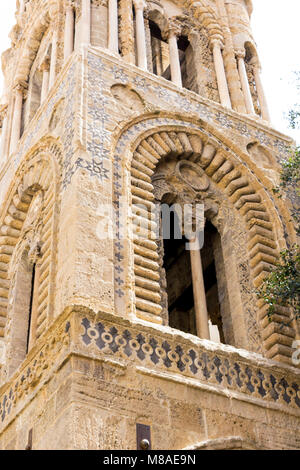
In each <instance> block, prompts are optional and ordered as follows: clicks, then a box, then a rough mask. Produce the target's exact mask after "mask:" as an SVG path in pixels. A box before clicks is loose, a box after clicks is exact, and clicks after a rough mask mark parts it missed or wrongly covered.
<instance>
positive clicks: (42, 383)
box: [0, 0, 300, 449]
mask: <svg viewBox="0 0 300 470" xmlns="http://www.w3.org/2000/svg"><path fill="white" fill-rule="evenodd" d="M16 3H17V11H16V25H15V26H14V28H13V29H12V32H11V41H12V46H11V48H10V49H9V50H7V51H6V52H5V53H4V54H3V61H2V65H3V72H4V75H5V90H4V93H3V98H2V105H1V123H2V141H1V150H0V449H25V448H29V449H31V448H32V449H136V448H141V447H143V446H144V447H147V446H148V447H151V448H152V449H185V448H194V449H238V448H242V449H270V448H276V449H287V448H297V447H300V437H299V431H298V435H297V426H298V429H299V420H298V421H297V417H299V413H300V395H299V393H300V384H299V375H300V374H299V369H297V367H296V365H297V364H296V363H297V360H295V352H296V351H295V349H294V350H293V345H295V341H296V340H297V339H299V330H297V324H295V322H290V323H289V325H288V326H282V324H283V323H284V322H285V323H287V320H288V318H289V316H290V312H289V311H288V310H287V309H283V308H279V307H278V308H277V309H276V314H275V315H274V316H273V318H272V322H270V321H269V318H268V315H267V307H266V305H264V303H263V302H262V301H259V300H258V298H257V295H256V290H257V288H259V287H260V285H261V283H262V281H263V279H264V277H265V276H266V275H267V273H268V272H269V271H270V270H272V267H273V266H274V264H275V263H276V262H277V260H278V256H279V253H280V251H281V250H282V249H284V248H285V247H286V246H288V245H291V244H292V243H294V242H295V240H296V234H295V230H294V227H293V225H292V223H291V216H290V212H289V207H290V205H291V203H290V202H289V200H288V199H279V198H277V196H276V195H274V194H273V192H272V188H273V187H274V186H275V185H276V184H277V183H278V181H279V171H280V160H282V159H283V158H284V157H285V156H286V155H287V154H288V151H289V147H290V145H291V143H292V141H291V139H290V138H288V137H286V136H284V135H282V134H280V133H279V132H277V131H275V130H274V129H273V128H272V126H271V124H270V118H269V113H268V108H267V104H266V100H265V96H264V91H263V87H262V84H261V80H260V64H259V59H258V56H257V51H256V44H255V41H254V39H253V35H252V32H251V28H250V17H251V12H252V2H251V0H199V1H194V0H147V1H146V0H119V1H118V0H74V1H69V0H17V2H16ZM161 203H162V204H164V207H165V208H167V209H168V208H169V209H170V214H171V215H172V214H174V212H173V206H174V205H175V204H176V206H177V207H179V208H183V207H186V206H189V207H192V208H193V207H196V205H198V206H201V207H202V209H203V211H204V213H202V219H201V220H202V222H203V224H202V229H203V230H204V244H203V246H202V247H201V250H200V248H194V249H192V250H187V249H185V248H186V243H187V242H186V239H187V235H188V233H187V231H186V232H185V231H183V232H182V238H181V239H177V238H176V237H175V236H174V233H173V232H172V233H170V237H164V236H162V231H161V230H157V229H158V228H159V225H160V224H161V222H160V220H161V219H160V217H157V211H156V212H155V211H154V210H153V209H154V208H157V207H159V204H161ZM153 214H154V216H153ZM171 219H172V217H170V220H171ZM172 220H173V219H172ZM174 221H175V223H177V225H178V226H179V225H180V224H179V222H180V219H179V218H178V217H177V216H176V215H175V216H174ZM197 221H198V219H197V217H194V219H192V223H193V226H195V225H197V224H196V222H197ZM180 228H182V226H180ZM293 353H294V354H293ZM293 358H294V359H293ZM296 359H297V354H296Z"/></svg>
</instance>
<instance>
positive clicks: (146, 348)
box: [0, 307, 300, 427]
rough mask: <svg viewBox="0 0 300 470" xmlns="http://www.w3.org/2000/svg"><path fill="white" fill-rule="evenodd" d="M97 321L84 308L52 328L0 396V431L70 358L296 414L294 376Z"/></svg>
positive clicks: (187, 340) (208, 347) (231, 353)
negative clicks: (141, 372) (187, 381)
mask: <svg viewBox="0 0 300 470" xmlns="http://www.w3.org/2000/svg"><path fill="white" fill-rule="evenodd" d="M97 317H98V318H99V320H97V319H96V318H95V314H94V313H93V312H91V311H90V310H89V309H87V308H85V307H74V308H73V309H72V310H71V311H70V310H69V309H68V310H67V311H65V312H64V313H63V314H62V315H61V316H60V317H58V318H57V319H56V320H55V323H54V324H53V325H52V326H51V327H50V329H49V330H47V331H46V332H45V333H44V335H43V336H42V338H40V340H39V342H38V344H36V346H35V347H34V348H33V349H32V350H31V352H30V354H29V356H28V357H27V358H26V360H25V361H24V363H23V365H21V368H20V369H19V370H18V371H17V372H16V373H15V374H14V376H13V377H12V378H11V379H10V381H9V382H8V383H6V384H4V385H2V387H1V388H0V425H1V426H4V427H6V426H7V425H8V424H9V422H10V421H11V420H12V419H13V418H14V417H15V416H16V415H17V414H19V413H21V411H22V410H23V409H24V408H25V407H26V406H27V405H28V403H29V402H30V401H31V400H32V399H33V398H34V397H35V395H36V394H37V393H38V392H39V390H41V389H42V387H43V386H44V385H45V384H46V383H48V382H49V380H51V379H52V378H53V377H55V372H56V371H57V370H59V369H60V368H61V366H62V364H63V363H65V362H66V360H67V358H70V357H72V355H73V354H76V356H77V357H80V356H81V355H82V356H84V357H85V358H88V357H90V359H92V360H95V359H96V360H97V361H99V360H100V361H101V360H104V361H109V360H110V359H112V360H113V362H114V363H117V364H122V365H123V367H124V368H125V367H126V366H128V365H131V366H132V365H134V366H135V367H137V370H139V367H143V368H144V370H147V371H148V373H149V374H151V373H153V374H159V373H160V372H162V373H164V374H168V373H170V374H171V375H172V378H173V380H175V381H176V379H177V377H178V379H179V378H180V379H182V378H183V379H184V378H186V379H194V380H195V384H197V386H199V387H200V388H201V386H204V387H205V386H209V387H210V391H211V392H215V393H222V394H224V395H225V396H227V397H231V396H234V397H235V398H237V399H240V400H248V401H253V403H255V405H256V406H259V405H261V406H264V405H266V404H268V405H267V406H269V407H270V408H274V407H275V408H280V409H284V410H285V412H287V413H291V414H298V413H299V409H300V374H299V371H297V370H296V369H292V368H291V367H287V366H280V364H278V363H275V362H270V361H267V360H265V359H264V358H263V357H262V356H260V355H257V354H253V353H248V352H247V351H243V350H238V349H235V348H232V347H229V346H224V345H217V344H215V343H212V342H210V341H206V340H199V339H198V338H193V337H192V336H190V335H185V334H184V333H179V332H176V331H175V330H172V329H170V328H166V327H164V328H163V329H161V328H162V327H159V329H160V330H158V329H155V328H151V327H148V326H144V325H141V324H132V323H130V322H129V321H127V320H122V319H121V318H117V317H115V316H113V315H110V314H101V316H99V315H98V316H97ZM165 376H166V375H165ZM166 377H167V376H166Z"/></svg>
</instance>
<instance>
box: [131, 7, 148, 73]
mask: <svg viewBox="0 0 300 470" xmlns="http://www.w3.org/2000/svg"><path fill="white" fill-rule="evenodd" d="M133 4H134V9H135V20H136V45H137V57H138V60H137V62H138V63H137V65H138V67H140V68H141V69H143V70H147V50H146V35H145V25H144V9H145V7H146V3H145V1H144V0H133Z"/></svg>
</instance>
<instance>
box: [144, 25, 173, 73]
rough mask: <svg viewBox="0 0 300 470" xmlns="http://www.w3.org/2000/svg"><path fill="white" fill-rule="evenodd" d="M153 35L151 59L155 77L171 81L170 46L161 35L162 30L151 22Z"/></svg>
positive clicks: (150, 27) (150, 26)
mask: <svg viewBox="0 0 300 470" xmlns="http://www.w3.org/2000/svg"><path fill="white" fill-rule="evenodd" d="M149 29H150V35H151V57H152V71H153V73H154V74H155V75H158V76H160V77H164V78H165V79H166V80H171V71H170V59H169V45H168V42H167V41H166V40H164V39H163V37H162V35H161V30H160V28H159V26H157V24H156V23H155V22H154V21H152V20H149Z"/></svg>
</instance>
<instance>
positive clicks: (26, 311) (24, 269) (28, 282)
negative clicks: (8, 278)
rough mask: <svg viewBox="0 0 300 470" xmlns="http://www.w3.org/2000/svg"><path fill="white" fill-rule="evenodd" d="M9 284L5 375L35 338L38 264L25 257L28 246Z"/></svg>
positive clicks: (16, 365) (18, 361)
mask: <svg viewBox="0 0 300 470" xmlns="http://www.w3.org/2000/svg"><path fill="white" fill-rule="evenodd" d="M13 284H14V287H13V289H12V291H11V299H12V306H11V308H12V310H13V316H12V320H11V321H12V324H11V343H10V357H9V361H8V365H9V371H8V372H9V375H11V374H12V373H13V372H14V371H15V370H16V369H17V367H18V366H19V365H20V364H21V363H22V361H23V360H24V359H25V357H26V355H27V354H28V352H29V351H30V349H31V348H32V346H33V345H34V342H35V332H36V313H37V294H38V285H39V265H38V262H37V261H35V262H32V260H31V259H30V258H29V256H28V250H24V251H23V253H22V255H21V258H20V260H19V262H18V266H17V270H16V272H15V278H14V283H13Z"/></svg>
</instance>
